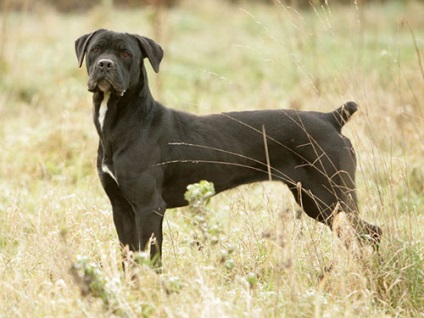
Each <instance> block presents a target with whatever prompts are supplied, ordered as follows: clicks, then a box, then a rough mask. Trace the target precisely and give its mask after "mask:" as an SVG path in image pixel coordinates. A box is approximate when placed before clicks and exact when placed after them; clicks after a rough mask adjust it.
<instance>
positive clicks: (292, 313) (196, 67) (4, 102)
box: [0, 1, 424, 317]
mask: <svg viewBox="0 0 424 318" xmlns="http://www.w3.org/2000/svg"><path fill="white" fill-rule="evenodd" d="M240 6H241V9H239V8H238V7H232V6H228V5H227V4H221V3H219V2H217V3H216V2H207V3H202V4H200V2H194V1H191V2H189V1H187V4H186V5H185V6H183V7H181V8H174V9H172V10H170V11H166V12H162V13H161V16H160V19H161V23H160V25H161V28H162V29H161V30H160V32H158V31H157V30H153V29H152V25H153V24H154V25H157V19H158V17H157V16H155V15H154V11H153V10H151V8H148V7H147V8H144V9H137V10H135V9H134V10H132V11H119V12H111V11H110V9H108V8H106V9H104V8H97V9H95V10H93V11H90V12H88V13H87V14H86V15H84V16H73V15H58V14H56V13H54V12H52V11H49V10H40V11H37V12H35V13H25V12H18V13H16V12H15V13H14V12H2V15H3V16H2V18H3V19H4V20H3V22H4V23H3V24H2V25H3V28H4V27H6V28H5V29H3V32H2V33H1V36H2V38H1V42H2V48H3V49H2V52H3V53H2V55H1V56H0V70H1V77H0V127H1V128H0V145H1V146H2V151H1V152H0V228H1V230H0V317H81V316H88V317H99V316H106V317H107V316H112V317H114V316H124V317H140V316H144V317H150V316H152V317H168V316H170V317H217V316H223V317H227V316H230V317H237V316H240V317H341V316H343V317H371V316H376V317H386V316H387V317H391V316H394V317H395V316H397V317H399V316H401V317H423V310H424V287H423V286H424V265H423V264H424V253H423V250H424V248H423V239H424V236H423V231H422V228H423V226H424V214H423V212H422V210H423V207H424V186H423V185H424V168H423V160H422V158H423V151H424V147H423V145H424V143H423V141H422V140H424V129H423V127H424V125H423V119H424V117H423V107H424V105H423V102H422V101H423V100H424V89H423V85H424V84H423V79H422V73H421V70H420V66H419V65H420V64H419V59H418V56H417V54H423V53H422V52H423V50H424V48H423V44H422V43H423V37H424V33H423V32H422V30H424V21H423V20H422V14H421V13H422V11H423V5H422V4H419V3H415V2H409V3H408V4H407V5H403V4H396V3H393V4H390V3H388V4H385V5H384V6H381V7H380V6H367V7H365V8H362V7H359V8H358V7H355V5H350V6H347V7H341V8H339V7H337V6H330V7H328V6H324V7H316V8H314V10H310V11H309V12H296V11H294V10H292V9H290V8H286V7H283V6H280V5H278V4H276V5H275V6H273V7H262V6H248V5H240ZM402 21H407V24H405V23H402ZM407 26H409V27H410V28H409V27H407ZM98 27H106V28H111V29H117V30H122V31H129V32H135V33H140V34H144V35H148V36H151V37H155V38H156V37H159V38H156V40H157V41H158V42H159V43H160V44H162V46H163V47H164V49H165V54H166V55H165V59H164V61H163V64H162V65H161V73H160V74H159V76H156V75H154V74H151V76H150V81H151V86H152V88H153V90H154V95H155V96H160V100H161V101H162V102H164V103H165V104H167V105H170V106H173V107H175V108H179V109H185V110H188V111H193V112H196V113H209V112H217V111H224V110H230V109H231V110H242V109H260V108H282V107H285V108H297V109H304V110H306V109H311V110H323V111H330V110H332V109H333V108H334V107H336V106H338V105H339V104H342V103H343V102H345V101H347V100H355V101H356V102H358V104H360V106H361V112H360V113H358V114H357V115H355V116H354V118H353V119H352V120H351V121H350V123H349V124H348V125H347V126H346V129H345V134H346V135H348V136H349V137H350V138H351V139H352V142H353V144H354V145H355V148H356V150H357V152H358V157H359V170H358V191H359V197H360V203H361V213H362V215H363V216H364V218H365V219H367V220H369V221H371V222H372V223H376V224H379V225H381V226H382V227H383V230H384V233H385V236H384V240H383V243H382V246H381V252H380V255H379V257H375V256H374V255H372V254H371V253H368V254H367V253H366V251H365V252H362V253H361V255H362V256H361V257H355V256H354V253H351V252H349V251H346V249H345V248H344V246H343V245H342V244H340V242H339V240H338V239H337V238H336V237H335V235H334V234H332V233H330V231H329V230H328V229H327V228H325V227H323V226H321V225H320V224H317V223H315V222H314V221H312V220H309V219H307V218H306V217H305V216H303V215H300V214H299V213H298V207H297V206H296V205H295V204H294V201H293V200H292V198H291V195H290V193H289V192H288V191H287V189H285V188H284V187H283V186H282V185H280V184H278V183H264V184H260V185H250V186H245V187H241V188H238V189H236V190H233V191H230V192H226V193H224V194H221V195H219V196H218V197H216V198H214V199H212V200H211V203H210V205H208V206H207V207H206V209H207V211H209V212H207V213H209V214H208V217H207V224H208V231H211V233H213V235H212V236H211V237H212V238H210V239H209V240H206V241H204V242H203V244H202V249H201V250H200V251H199V248H198V245H197V244H195V239H193V235H194V234H195V233H198V231H199V229H198V228H197V227H196V226H195V224H196V222H193V216H192V214H190V213H189V210H188V209H176V210H172V211H168V213H167V215H166V220H165V222H164V230H165V244H164V273H163V274H162V275H157V274H156V273H155V272H153V271H152V270H150V269H149V268H148V267H145V266H144V265H143V264H141V265H138V266H135V268H134V271H135V272H136V273H135V274H136V277H137V279H136V280H132V279H131V277H129V276H130V275H127V276H125V275H124V273H123V272H122V270H121V269H120V262H121V258H120V251H119V248H118V243H117V237H116V234H115V230H114V226H113V221H112V216H111V211H110V206H109V203H108V200H107V198H106V196H105V195H104V193H103V191H102V190H101V187H100V183H99V182H98V180H97V176H96V172H95V168H94V165H95V151H96V143H97V136H96V135H95V131H94V127H93V125H92V123H91V100H90V95H89V93H88V92H86V89H85V82H86V75H85V71H84V70H79V69H77V61H76V57H75V55H74V51H73V42H74V40H75V39H76V38H77V37H78V36H79V35H81V34H83V33H86V32H89V31H91V30H93V29H95V28H98ZM411 30H413V32H414V36H415V42H414V38H413V36H412V33H411ZM417 49H418V51H417ZM421 58H422V57H421ZM342 221H343V220H342ZM342 221H341V222H342ZM71 268H73V270H71ZM90 275H91V276H90ZM78 277H79V279H78ZM75 278H77V279H75ZM84 279H85V280H84ZM93 282H95V285H96V286H95V287H96V288H97V289H96V288H94V285H92V287H91V289H90V288H89V286H88V285H89V284H91V283H93ZM87 286H88V287H87ZM87 288H88V289H87ZM81 291H83V292H84V294H81Z"/></svg>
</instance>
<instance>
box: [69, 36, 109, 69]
mask: <svg viewBox="0 0 424 318" xmlns="http://www.w3.org/2000/svg"><path fill="white" fill-rule="evenodd" d="M99 31H106V30H105V29H99V30H96V31H94V32H92V33H88V34H85V35H83V36H81V37H79V38H78V39H77V40H76V41H75V52H76V53H77V58H78V64H79V67H81V66H82V62H83V61H84V56H85V52H86V50H87V46H88V43H89V42H90V40H91V38H92V37H93V35H94V34H96V33H97V32H99Z"/></svg>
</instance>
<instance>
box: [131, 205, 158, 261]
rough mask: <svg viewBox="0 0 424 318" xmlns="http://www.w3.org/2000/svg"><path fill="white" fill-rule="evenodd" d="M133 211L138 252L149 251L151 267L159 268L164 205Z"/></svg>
mask: <svg viewBox="0 0 424 318" xmlns="http://www.w3.org/2000/svg"><path fill="white" fill-rule="evenodd" d="M134 210H135V221H136V225H137V235H138V242H139V250H141V251H149V250H150V261H151V263H152V265H153V266H154V267H160V266H161V256H162V223H163V217H164V213H165V205H164V204H160V203H158V204H154V205H151V206H149V207H140V208H138V207H136V208H135V209H134Z"/></svg>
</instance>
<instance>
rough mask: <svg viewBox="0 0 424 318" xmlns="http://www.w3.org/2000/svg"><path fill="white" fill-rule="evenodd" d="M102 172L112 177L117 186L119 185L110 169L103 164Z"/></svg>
mask: <svg viewBox="0 0 424 318" xmlns="http://www.w3.org/2000/svg"><path fill="white" fill-rule="evenodd" d="M102 171H103V172H104V173H107V174H108V175H110V176H111V177H112V179H113V180H115V182H116V184H118V180H116V177H115V175H114V174H113V172H112V171H110V169H109V167H108V166H107V165H105V164H102Z"/></svg>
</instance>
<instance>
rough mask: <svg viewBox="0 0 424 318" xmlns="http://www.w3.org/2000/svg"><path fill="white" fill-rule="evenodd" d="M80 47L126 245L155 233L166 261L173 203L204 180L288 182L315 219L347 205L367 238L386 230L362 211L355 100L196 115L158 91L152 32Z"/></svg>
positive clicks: (137, 245)
mask: <svg viewBox="0 0 424 318" xmlns="http://www.w3.org/2000/svg"><path fill="white" fill-rule="evenodd" d="M75 50H76V54H77V56H78V60H79V65H80V67H81V65H82V63H83V60H84V56H85V55H86V65H87V71H88V74H89V80H88V90H89V91H90V92H93V93H94V94H93V103H94V123H95V125H96V128H97V132H98V134H99V137H100V142H99V148H98V157H97V168H98V173H99V176H100V180H101V182H102V185H103V187H104V189H105V191H106V193H107V195H108V196H109V199H110V201H111V204H112V209H113V219H114V222H115V226H116V230H117V232H118V236H119V240H120V242H121V244H122V245H123V246H129V248H130V249H131V250H134V251H137V250H144V249H145V247H146V244H147V243H148V242H149V240H150V238H151V237H152V235H154V237H155V238H156V240H157V244H155V245H152V248H151V256H152V257H153V256H156V257H157V258H158V259H159V261H158V262H160V253H161V246H162V221H163V217H164V213H165V210H166V209H167V208H175V207H181V206H185V205H187V202H186V201H185V200H184V192H185V190H186V187H187V185H189V184H192V183H195V182H199V181H200V180H203V179H204V180H208V181H211V182H213V183H214V185H215V189H216V192H217V193H218V192H221V191H224V190H227V189H230V188H233V187H236V186H238V185H241V184H246V183H251V182H257V181H263V180H268V179H270V178H272V179H273V180H280V181H282V182H284V183H285V184H286V185H287V186H288V187H289V189H290V190H291V192H292V193H293V195H294V196H295V198H296V201H297V202H298V204H299V205H300V206H301V207H302V208H303V210H304V211H305V212H306V213H307V214H308V215H309V216H310V217H312V218H314V219H315V220H317V221H320V222H322V223H324V224H327V225H329V226H330V227H332V223H333V218H334V215H335V212H337V211H335V210H338V209H340V210H341V211H344V212H346V213H347V214H348V215H349V217H350V218H349V219H350V221H351V222H352V225H353V226H354V228H355V230H356V231H357V233H358V235H359V236H365V237H368V238H369V239H371V240H373V241H374V242H377V243H378V242H379V240H380V236H381V230H380V228H379V227H377V226H373V225H371V224H369V223H367V222H365V221H362V220H360V219H359V217H358V206H357V199H356V194H355V170H356V159H355V153H354V150H353V148H352V145H351V143H350V141H349V140H348V139H347V138H346V137H344V136H343V135H342V134H341V128H342V127H343V125H344V124H345V123H346V122H347V120H348V119H349V118H350V117H351V115H352V114H353V113H354V112H355V111H356V110H357V106H356V104H355V103H353V102H349V103H346V104H345V105H343V106H341V107H340V108H338V109H336V110H335V111H333V112H330V113H320V112H301V111H294V110H264V111H244V112H230V113H223V114H216V115H209V116H196V115H192V114H189V113H185V112H182V111H176V110H173V109H170V108H167V107H165V106H163V105H162V104H160V103H158V102H156V101H155V100H154V99H153V97H152V95H151V93H150V90H149V86H148V82H147V76H146V70H145V68H144V63H143V61H144V58H147V59H148V60H149V61H150V64H151V65H152V67H153V69H154V70H155V72H158V71H159V64H160V62H161V60H162V57H163V51H162V48H161V47H160V46H159V45H158V44H156V43H155V42H154V41H152V40H151V39H148V38H146V37H143V36H139V35H133V34H128V33H117V32H112V31H107V30H103V29H101V30H97V31H95V32H93V33H90V34H86V35H83V36H81V37H80V38H79V39H77V40H76V42H75ZM336 207H337V208H336Z"/></svg>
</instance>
